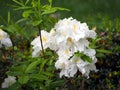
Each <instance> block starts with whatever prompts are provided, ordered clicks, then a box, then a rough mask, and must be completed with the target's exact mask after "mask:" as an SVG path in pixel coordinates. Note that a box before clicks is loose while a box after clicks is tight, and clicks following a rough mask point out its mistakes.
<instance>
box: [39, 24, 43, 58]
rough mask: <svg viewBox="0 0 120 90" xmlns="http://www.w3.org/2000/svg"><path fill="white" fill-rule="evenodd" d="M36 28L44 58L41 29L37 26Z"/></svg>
mask: <svg viewBox="0 0 120 90" xmlns="http://www.w3.org/2000/svg"><path fill="white" fill-rule="evenodd" d="M38 30H39V35H40V44H41V48H42V55H41V56H42V57H43V58H45V53H44V48H43V42H42V35H41V29H40V27H39V26H38Z"/></svg>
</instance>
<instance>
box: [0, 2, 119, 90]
mask: <svg viewBox="0 0 120 90" xmlns="http://www.w3.org/2000/svg"><path fill="white" fill-rule="evenodd" d="M41 2H43V3H44V4H45V3H48V2H47V0H41ZM12 4H13V2H12V0H0V25H5V24H6V23H7V18H8V11H10V12H11V19H12V20H13V21H16V20H18V19H20V18H21V17H22V16H21V12H18V11H14V10H13V8H12V7H11V5H12ZM53 6H60V7H64V8H67V9H70V11H68V12H66V11H62V12H57V13H56V15H57V16H58V18H67V17H73V18H75V19H77V20H79V21H81V22H86V23H87V24H88V26H90V29H94V30H96V32H97V33H98V37H100V38H102V39H101V40H100V41H99V42H98V43H97V45H98V47H99V48H101V49H105V50H109V51H111V52H112V54H100V55H97V58H98V62H97V64H96V65H97V68H98V70H99V71H98V72H97V73H91V75H90V79H88V80H86V81H85V86H86V87H85V90H120V58H119V57H120V0H53ZM101 57H102V58H101ZM0 62H1V63H0V72H2V70H3V69H2V68H3V67H5V65H4V63H3V62H2V61H0ZM2 75H3V74H0V79H2Z"/></svg>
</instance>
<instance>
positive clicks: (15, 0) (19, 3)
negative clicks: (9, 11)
mask: <svg viewBox="0 0 120 90" xmlns="http://www.w3.org/2000/svg"><path fill="white" fill-rule="evenodd" d="M13 1H14V2H15V3H17V4H18V5H20V6H24V4H23V3H21V2H19V1H17V0H13Z"/></svg>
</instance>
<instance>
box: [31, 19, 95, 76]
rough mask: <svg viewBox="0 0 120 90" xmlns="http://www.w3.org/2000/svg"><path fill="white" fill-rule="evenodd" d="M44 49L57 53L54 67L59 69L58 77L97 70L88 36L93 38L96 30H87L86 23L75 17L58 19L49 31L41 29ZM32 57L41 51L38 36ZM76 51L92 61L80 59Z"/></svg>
mask: <svg viewBox="0 0 120 90" xmlns="http://www.w3.org/2000/svg"><path fill="white" fill-rule="evenodd" d="M41 33H42V41H43V47H44V49H46V48H50V49H51V50H53V51H55V52H56V53H57V54H58V60H57V61H56V63H55V67H56V68H57V69H60V77H62V76H63V75H64V76H66V77H73V76H74V75H75V74H76V73H77V71H80V72H81V73H82V74H84V75H85V76H87V77H89V73H90V71H91V70H94V71H97V70H96V66H95V63H96V61H97V59H96V57H95V54H96V51H95V49H92V48H90V47H89V44H90V42H89V41H88V38H92V39H93V38H95V36H96V32H95V31H93V30H89V27H88V26H87V24H86V23H81V22H79V21H77V20H76V19H73V18H72V17H70V18H68V19H67V18H65V19H63V20H60V21H58V23H57V24H56V25H55V27H54V28H53V29H51V31H50V33H48V32H46V31H43V30H42V31H41ZM31 44H32V45H33V49H34V51H33V53H32V54H33V57H36V56H38V55H39V53H40V51H41V44H40V37H37V38H36V39H34V40H33V41H32V43H31ZM76 52H80V53H83V54H85V55H87V56H88V57H89V58H90V59H91V60H92V61H91V63H90V62H87V60H82V57H77V56H75V55H74V54H75V53H76Z"/></svg>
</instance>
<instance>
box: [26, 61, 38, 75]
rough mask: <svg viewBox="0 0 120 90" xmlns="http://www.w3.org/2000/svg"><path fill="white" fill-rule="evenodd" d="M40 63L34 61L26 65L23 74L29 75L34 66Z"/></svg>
mask: <svg viewBox="0 0 120 90" xmlns="http://www.w3.org/2000/svg"><path fill="white" fill-rule="evenodd" d="M39 63H40V60H37V61H34V62H32V63H31V64H29V65H28V67H27V69H26V70H25V73H29V72H30V71H32V70H33V69H34V68H36V66H37V65H38V64H39Z"/></svg>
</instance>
